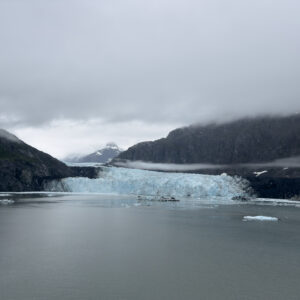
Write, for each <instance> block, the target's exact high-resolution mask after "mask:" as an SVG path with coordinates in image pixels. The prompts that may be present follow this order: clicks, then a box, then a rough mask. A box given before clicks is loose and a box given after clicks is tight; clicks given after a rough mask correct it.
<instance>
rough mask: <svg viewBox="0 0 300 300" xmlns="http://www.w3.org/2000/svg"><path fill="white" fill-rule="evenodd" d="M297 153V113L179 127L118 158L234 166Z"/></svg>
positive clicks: (299, 148)
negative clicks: (286, 115)
mask: <svg viewBox="0 0 300 300" xmlns="http://www.w3.org/2000/svg"><path fill="white" fill-rule="evenodd" d="M299 155H300V115H298V114H297V115H293V116H288V117H257V118H252V119H242V120H238V121H234V122H230V123H224V124H209V125H206V126H201V125H194V126H189V127H184V128H179V129H176V130H174V131H171V132H170V133H169V135H168V136H167V137H166V138H162V139H159V140H156V141H153V142H143V143H139V144H136V145H134V146H132V147H130V148H129V149H128V150H127V151H124V152H122V153H121V154H120V155H119V156H118V159H121V160H131V161H146V162H153V163H176V164H192V163H210V164H226V165H227V164H228V165H233V164H243V163H262V162H270V161H274V160H277V159H281V158H285V157H294V156H299Z"/></svg>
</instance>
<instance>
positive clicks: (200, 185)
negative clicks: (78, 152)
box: [46, 167, 247, 199]
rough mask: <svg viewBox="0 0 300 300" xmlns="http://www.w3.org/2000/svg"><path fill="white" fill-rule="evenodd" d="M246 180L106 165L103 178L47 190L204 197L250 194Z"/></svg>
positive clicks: (50, 186)
mask: <svg viewBox="0 0 300 300" xmlns="http://www.w3.org/2000/svg"><path fill="white" fill-rule="evenodd" d="M246 186H247V185H246V183H245V181H244V180H241V179H240V178H235V177H231V176H227V175H225V174H222V175H218V176H212V175H200V174H187V173H167V172H155V171H146V170H137V169H127V168H116V167H103V170H102V171H100V172H99V178H97V179H89V178H82V177H77V178H75V177H70V178H65V179H62V180H60V181H51V182H49V183H48V184H47V186H46V190H48V191H58V192H77V193H104V194H106V193H107V194H127V195H146V196H154V197H157V196H158V197H162V196H166V197H175V198H178V199H180V198H186V197H192V198H201V197H234V196H246V195H247V192H246Z"/></svg>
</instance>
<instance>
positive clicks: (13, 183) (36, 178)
mask: <svg viewBox="0 0 300 300" xmlns="http://www.w3.org/2000/svg"><path fill="white" fill-rule="evenodd" d="M92 172H94V170H92ZM89 175H90V176H89ZM69 176H89V177H93V174H91V170H87V169H85V170H83V169H82V168H81V169H80V168H69V167H68V166H66V165H65V164H64V163H62V162H60V161H59V160H57V159H55V158H53V157H52V156H50V155H49V154H46V153H44V152H41V151H39V150H37V149H35V148H33V147H31V146H29V145H27V144H26V143H24V142H23V141H21V140H19V139H18V138H17V137H16V136H14V135H12V134H10V133H9V132H7V131H5V130H3V129H0V191H35V190H42V182H43V181H44V180H47V179H59V178H64V177H69Z"/></svg>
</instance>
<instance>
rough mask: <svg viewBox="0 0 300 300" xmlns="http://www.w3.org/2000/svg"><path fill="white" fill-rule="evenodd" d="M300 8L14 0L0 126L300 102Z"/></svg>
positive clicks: (228, 111)
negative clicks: (299, 35)
mask: <svg viewBox="0 0 300 300" xmlns="http://www.w3.org/2000/svg"><path fill="white" fill-rule="evenodd" d="M299 9H300V3H299V1H296V0H286V1H282V0H272V1H271V0H251V1H250V0H245V1H238V0H228V1H224V0H202V1H199V0H197V1H196V0H172V1H171V0H153V1H139V0H97V1H96V0H89V1H83V0H52V1H49V0H26V1H24V0H2V1H1V2H0V41H1V47H0V65H1V68H0V127H5V128H8V129H10V128H16V126H17V128H18V130H19V129H20V128H21V129H22V128H36V127H38V128H43V127H41V126H48V128H49V126H51V122H57V120H59V122H63V121H64V120H71V121H72V122H79V123H81V122H83V121H84V122H90V120H95V119H99V120H101V122H104V123H105V124H106V126H108V127H109V126H115V125H116V126H119V125H120V123H122V122H123V123H124V124H126V123H127V122H141V123H143V124H145V127H144V128H146V127H147V126H148V124H153V123H155V124H157V126H162V127H164V128H167V127H170V125H171V124H191V123H194V122H206V121H210V120H216V119H223V120H225V119H230V118H236V117H240V116H245V115H256V114H265V113H293V112H296V111H299V110H300V101H299V97H300V85H299V79H300V57H299V53H300V39H299V38H298V33H299V31H300V18H299V15H298V14H299V13H298V12H299ZM49 124H50V125H49ZM118 124H119V125H118ZM121 127H122V126H120V128H121ZM97 129H100V127H98V128H97ZM150 136H154V134H150V135H148V136H147V135H145V138H147V137H150ZM119 137H120V135H119ZM155 137H156V136H155ZM116 138H117V139H118V137H116ZM112 139H114V137H112V138H111V139H109V140H112ZM103 142H104V143H105V142H106V141H103Z"/></svg>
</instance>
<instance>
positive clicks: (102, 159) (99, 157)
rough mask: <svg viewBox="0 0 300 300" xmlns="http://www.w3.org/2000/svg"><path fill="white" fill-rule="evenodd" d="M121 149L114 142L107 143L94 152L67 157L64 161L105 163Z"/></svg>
mask: <svg viewBox="0 0 300 300" xmlns="http://www.w3.org/2000/svg"><path fill="white" fill-rule="evenodd" d="M121 152H122V150H121V149H120V148H119V147H118V146H117V145H116V144H115V143H108V144H106V146H105V147H104V148H102V149H100V150H98V151H96V152H94V153H91V154H89V155H85V156H81V157H73V158H71V157H69V158H66V159H65V161H67V162H73V163H107V162H110V161H111V160H112V159H113V158H115V157H117V156H118V155H119V154H120V153H121Z"/></svg>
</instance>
